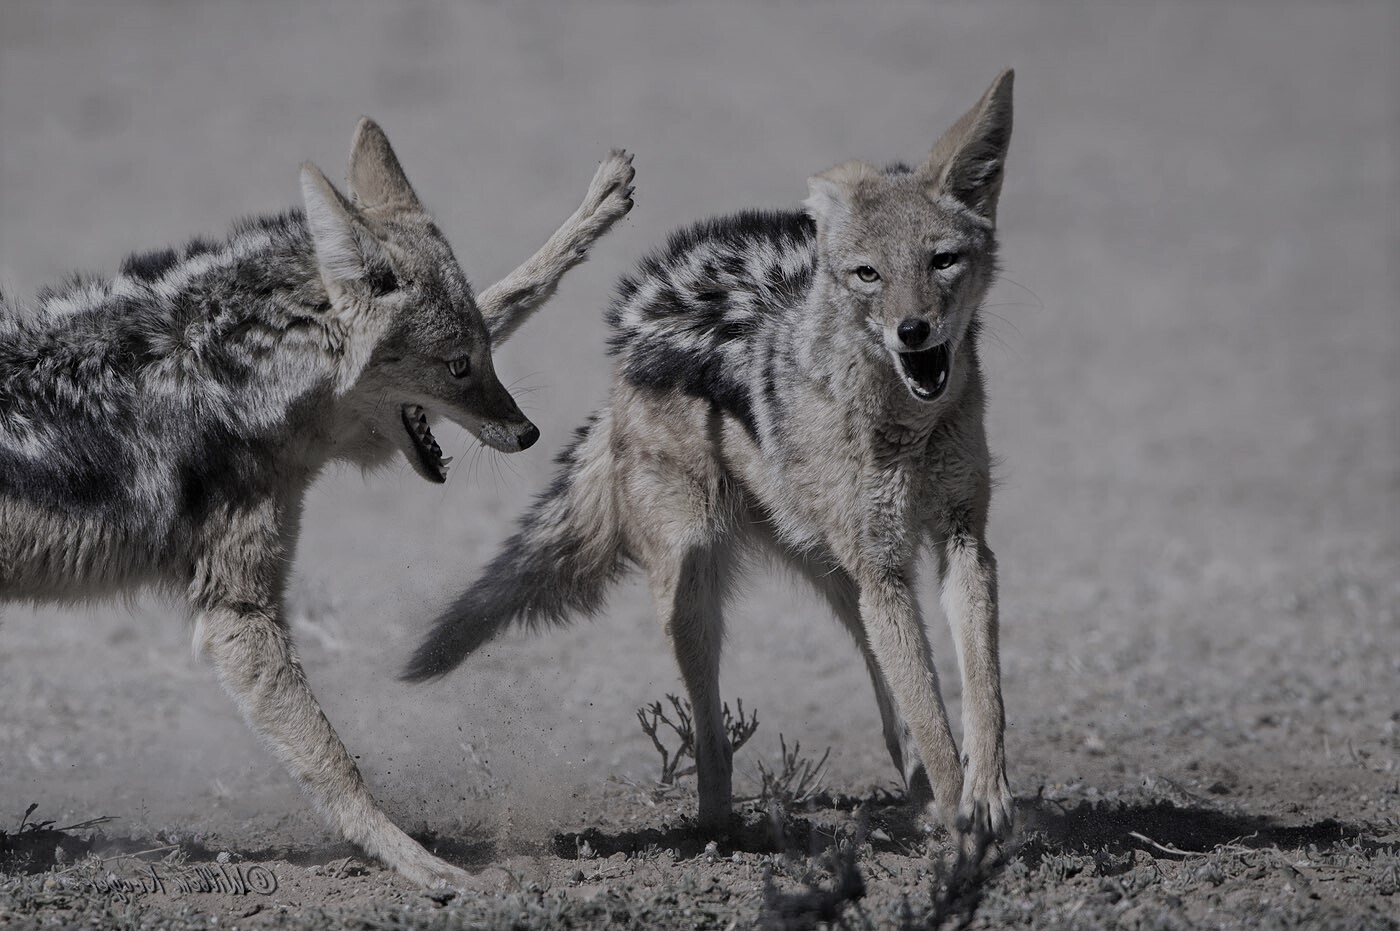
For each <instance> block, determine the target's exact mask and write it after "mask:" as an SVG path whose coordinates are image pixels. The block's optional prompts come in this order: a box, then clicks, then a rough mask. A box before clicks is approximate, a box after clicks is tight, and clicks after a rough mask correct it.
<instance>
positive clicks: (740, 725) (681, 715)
mask: <svg viewBox="0 0 1400 931" xmlns="http://www.w3.org/2000/svg"><path fill="white" fill-rule="evenodd" d="M666 701H667V702H668V703H670V706H671V710H670V712H669V713H668V712H667V711H666V708H665V707H664V706H663V705H662V704H661V702H659V701H655V702H652V703H651V704H650V705H648V706H646V707H645V708H638V709H637V723H638V724H640V725H641V727H642V733H644V734H646V735H647V736H648V737H650V738H651V742H652V745H653V746H655V747H656V752H657V753H659V754H661V775H660V777H659V778H658V779H657V782H658V783H659V784H660V785H663V786H669V785H674V784H675V781H676V779H677V778H678V777H680V776H688V775H690V774H692V773H694V772H695V766H694V764H693V762H692V765H690V766H687V767H685V768H684V769H681V768H680V766H681V763H682V762H684V761H685V760H687V759H688V760H691V761H694V759H695V717H694V712H693V711H692V709H691V707H690V702H689V701H687V700H686V699H684V698H679V697H677V696H675V695H667V696H666ZM734 707H735V708H736V709H738V710H737V712H731V711H730V710H729V703H728V702H725V705H724V730H725V733H726V734H727V735H728V736H729V747H730V749H731V750H733V751H734V752H735V753H737V752H738V751H739V748H740V747H742V746H743V745H744V744H746V743H748V740H749V738H750V737H752V736H753V735H754V732H755V731H757V730H758V712H756V711H755V712H753V713H752V714H751V715H747V716H746V715H745V714H744V700H743V699H742V698H741V699H736V700H735V702H734ZM663 730H665V731H670V732H671V733H672V734H673V735H675V738H676V744H677V745H676V747H675V748H674V749H672V748H669V747H667V746H666V744H665V742H664V741H662V739H661V734H662V732H663Z"/></svg>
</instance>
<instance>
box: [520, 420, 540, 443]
mask: <svg viewBox="0 0 1400 931" xmlns="http://www.w3.org/2000/svg"><path fill="white" fill-rule="evenodd" d="M539 438H540V428H539V427H537V426H535V425H534V424H530V426H529V428H528V429H526V430H525V431H523V432H522V433H521V434H520V435H519V436H518V437H516V442H517V443H519V444H520V448H521V449H529V448H530V447H531V446H534V445H535V441H536V440H538V439H539Z"/></svg>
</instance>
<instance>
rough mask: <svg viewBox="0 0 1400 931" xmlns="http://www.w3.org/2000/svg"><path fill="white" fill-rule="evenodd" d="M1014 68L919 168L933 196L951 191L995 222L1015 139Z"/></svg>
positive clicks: (937, 144)
mask: <svg viewBox="0 0 1400 931" xmlns="http://www.w3.org/2000/svg"><path fill="white" fill-rule="evenodd" d="M1015 76H1016V75H1015V72H1013V71H1012V70H1011V69H1010V68H1007V69H1006V70H1005V71H1003V72H1002V73H1001V74H999V75H997V79H996V80H995V81H993V82H992V86H991V87H989V88H987V92H986V93H985V94H983V95H982V99H981V100H979V101H978V102H977V106H975V107H973V108H972V109H971V110H969V111H967V112H966V113H964V114H963V116H962V118H961V119H960V120H958V121H957V122H956V123H954V124H953V125H952V127H950V128H949V130H948V131H947V132H945V133H944V134H943V138H941V139H939V140H938V142H937V143H935V144H934V147H933V151H932V152H931V153H929V157H928V161H926V162H925V163H924V165H923V167H922V168H920V169H919V171H920V173H921V174H922V175H923V176H924V178H925V179H926V181H927V183H928V186H929V193H930V194H932V195H933V196H935V197H936V196H938V195H939V194H949V195H951V196H952V197H954V198H955V199H957V200H958V201H961V202H962V203H964V204H967V205H968V206H969V207H971V208H972V209H973V210H975V211H977V212H978V213H980V214H981V215H982V216H984V217H986V218H987V219H989V220H991V221H992V222H993V223H995V222H996V218H997V198H998V197H1000V196H1001V179H1002V175H1003V173H1004V171H1005V168H1006V149H1007V146H1008V145H1009V144H1010V142H1011V86H1012V83H1013V80H1014V78H1015Z"/></svg>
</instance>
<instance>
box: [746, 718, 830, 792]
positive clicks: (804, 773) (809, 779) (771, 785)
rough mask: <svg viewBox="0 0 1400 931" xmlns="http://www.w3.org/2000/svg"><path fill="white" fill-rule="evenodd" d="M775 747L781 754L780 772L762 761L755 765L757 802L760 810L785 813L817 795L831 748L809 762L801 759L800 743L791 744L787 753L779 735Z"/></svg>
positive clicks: (795, 741)
mask: <svg viewBox="0 0 1400 931" xmlns="http://www.w3.org/2000/svg"><path fill="white" fill-rule="evenodd" d="M778 746H779V747H780V748H781V750H780V752H781V753H782V766H781V767H780V768H778V769H776V770H774V769H770V768H769V767H768V766H767V765H766V764H764V762H763V761H762V760H759V761H758V778H759V781H760V784H761V785H760V789H759V796H758V800H759V804H760V805H761V806H763V807H764V808H768V807H770V806H772V805H774V804H777V805H778V806H780V807H781V808H782V809H783V810H785V811H786V810H791V809H793V808H794V807H796V806H798V805H802V804H805V803H806V802H808V801H810V800H811V799H812V797H813V796H815V795H816V794H817V793H818V792H819V791H821V787H822V775H823V773H824V772H825V771H826V763H827V760H828V759H830V757H831V748H830V747H827V748H826V752H824V753H823V754H822V755H821V758H820V759H816V760H813V759H812V758H810V757H804V756H803V755H802V743H801V741H797V740H794V741H793V742H792V749H791V750H789V749H788V745H787V738H786V737H785V736H784V735H782V734H779V735H778Z"/></svg>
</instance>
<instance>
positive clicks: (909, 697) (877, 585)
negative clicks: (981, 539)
mask: <svg viewBox="0 0 1400 931" xmlns="http://www.w3.org/2000/svg"><path fill="white" fill-rule="evenodd" d="M857 579H858V584H859V586H860V617H861V621H862V624H863V626H864V629H865V635H866V638H867V639H868V641H869V643H870V651H871V653H872V654H874V656H875V661H876V663H877V664H878V665H879V668H880V671H881V672H882V673H883V674H884V677H885V681H886V682H887V683H888V684H889V688H890V693H891V695H892V696H893V697H894V705H895V708H897V709H898V711H899V714H900V716H901V717H902V718H903V719H904V720H905V721H906V722H908V726H909V730H910V731H911V732H912V733H913V735H914V744H915V746H917V747H918V748H919V757H920V758H921V759H922V760H923V763H924V766H925V767H927V769H928V774H929V781H930V783H931V784H932V786H933V795H934V801H935V803H936V804H937V806H938V810H939V814H940V816H941V819H942V821H943V823H944V824H946V825H948V826H949V827H950V828H953V827H955V826H956V822H955V817H954V815H955V806H956V805H957V801H956V800H957V799H960V798H961V797H962V781H963V773H962V766H961V764H960V763H959V761H958V751H957V746H956V744H955V743H954V742H953V732H952V728H951V727H950V726H949V724H948V711H947V709H946V708H945V707H944V705H943V698H942V696H941V695H940V694H939V691H938V673H937V672H935V671H934V668H933V656H932V654H931V652H930V649H929V644H928V638H927V636H926V635H925V633H924V627H923V622H922V621H921V619H920V617H919V610H918V604H917V602H916V601H915V599H914V593H913V591H912V590H911V588H910V585H909V582H908V580H906V579H904V578H902V577H899V576H897V575H893V574H890V573H887V572H881V571H878V570H877V571H869V572H865V573H862V574H860V575H858V576H857Z"/></svg>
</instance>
